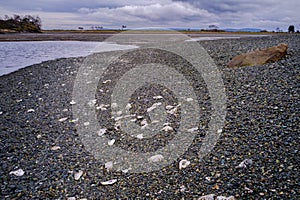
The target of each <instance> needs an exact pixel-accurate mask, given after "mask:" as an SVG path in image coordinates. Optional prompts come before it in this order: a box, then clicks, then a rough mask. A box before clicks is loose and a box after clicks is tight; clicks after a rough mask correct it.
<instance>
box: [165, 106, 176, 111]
mask: <svg viewBox="0 0 300 200" xmlns="http://www.w3.org/2000/svg"><path fill="white" fill-rule="evenodd" d="M173 108H174V106H171V105H168V106H166V109H167V110H170V109H173Z"/></svg>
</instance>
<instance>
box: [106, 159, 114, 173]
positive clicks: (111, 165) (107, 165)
mask: <svg viewBox="0 0 300 200" xmlns="http://www.w3.org/2000/svg"><path fill="white" fill-rule="evenodd" d="M113 165H114V164H113V162H111V161H110V162H107V163H105V164H104V167H105V169H106V170H107V171H110V170H112V168H113Z"/></svg>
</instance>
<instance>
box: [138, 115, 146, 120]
mask: <svg viewBox="0 0 300 200" xmlns="http://www.w3.org/2000/svg"><path fill="white" fill-rule="evenodd" d="M136 118H138V119H143V118H144V117H143V116H141V115H139V116H137V117H136Z"/></svg>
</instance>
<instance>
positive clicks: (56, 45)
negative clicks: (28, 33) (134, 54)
mask: <svg viewBox="0 0 300 200" xmlns="http://www.w3.org/2000/svg"><path fill="white" fill-rule="evenodd" d="M133 48H137V46H134V45H118V44H112V43H107V42H80V41H38V42H36V41H35V42H33V41H32V42H0V76H1V75H4V74H9V73H11V72H13V71H16V70H18V69H20V68H23V67H26V66H29V65H32V64H37V63H40V62H42V61H46V60H53V59H57V58H69V57H78V56H87V55H90V54H92V53H95V52H104V51H116V50H126V49H133Z"/></svg>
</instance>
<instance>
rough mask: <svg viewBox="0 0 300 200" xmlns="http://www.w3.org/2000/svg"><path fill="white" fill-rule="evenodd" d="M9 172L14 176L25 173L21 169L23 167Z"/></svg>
mask: <svg viewBox="0 0 300 200" xmlns="http://www.w3.org/2000/svg"><path fill="white" fill-rule="evenodd" d="M9 174H13V175H15V176H23V175H24V174H25V172H24V171H23V169H18V170H16V171H11V172H9Z"/></svg>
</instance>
